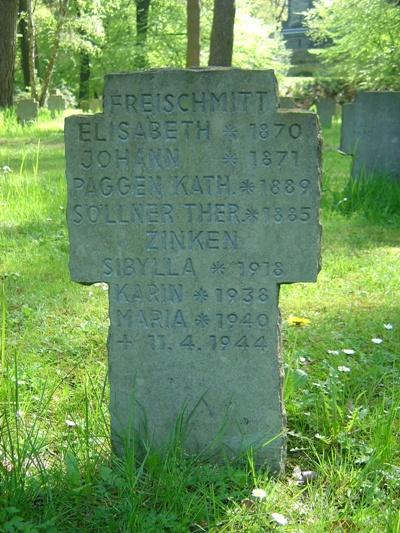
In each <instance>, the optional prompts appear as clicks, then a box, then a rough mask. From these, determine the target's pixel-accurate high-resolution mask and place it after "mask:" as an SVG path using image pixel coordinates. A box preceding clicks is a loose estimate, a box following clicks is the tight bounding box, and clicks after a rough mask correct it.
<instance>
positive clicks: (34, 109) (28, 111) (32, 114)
mask: <svg viewBox="0 0 400 533" xmlns="http://www.w3.org/2000/svg"><path fill="white" fill-rule="evenodd" d="M38 109H39V105H38V103H37V102H36V100H33V98H27V99H25V100H20V101H19V102H18V103H17V108H16V113H17V119H18V122H19V123H20V124H23V125H25V124H29V123H31V122H34V121H35V120H36V119H37V116H38Z"/></svg>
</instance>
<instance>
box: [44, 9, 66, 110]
mask: <svg viewBox="0 0 400 533" xmlns="http://www.w3.org/2000/svg"><path fill="white" fill-rule="evenodd" d="M68 3H69V0H63V2H62V4H61V6H60V14H59V19H58V22H57V27H56V31H55V34H54V41H53V46H52V50H51V56H50V60H49V63H48V65H47V69H46V72H45V74H44V77H43V84H42V90H41V93H40V97H39V106H40V107H43V106H44V104H45V102H46V97H47V92H48V90H49V86H50V82H51V77H52V76H53V72H54V67H55V65H56V61H57V56H58V50H59V48H60V42H61V31H62V28H63V25H64V20H65V17H66V15H67V10H68Z"/></svg>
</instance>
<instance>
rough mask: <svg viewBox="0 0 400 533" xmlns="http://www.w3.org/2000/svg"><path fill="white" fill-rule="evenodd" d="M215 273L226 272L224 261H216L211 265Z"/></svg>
mask: <svg viewBox="0 0 400 533" xmlns="http://www.w3.org/2000/svg"><path fill="white" fill-rule="evenodd" d="M210 270H211V272H212V273H213V274H223V273H224V272H225V265H224V263H223V261H215V263H213V264H212V265H211V267H210Z"/></svg>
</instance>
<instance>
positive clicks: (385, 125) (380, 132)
mask: <svg viewBox="0 0 400 533" xmlns="http://www.w3.org/2000/svg"><path fill="white" fill-rule="evenodd" d="M340 150H341V151H342V152H344V153H347V154H350V155H352V156H353V168H352V176H353V178H356V179H357V178H360V177H371V176H373V177H377V178H389V179H395V180H400V92H390V91H387V92H364V93H359V94H358V95H357V96H356V99H355V101H354V103H351V104H344V105H343V108H342V127H341V141H340Z"/></svg>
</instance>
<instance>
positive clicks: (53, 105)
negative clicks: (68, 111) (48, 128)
mask: <svg viewBox="0 0 400 533" xmlns="http://www.w3.org/2000/svg"><path fill="white" fill-rule="evenodd" d="M47 107H48V109H49V110H50V114H51V118H56V115H57V114H58V113H62V112H63V111H64V109H65V100H64V98H63V97H62V96H61V95H60V94H51V95H50V96H49V97H48V99H47Z"/></svg>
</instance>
